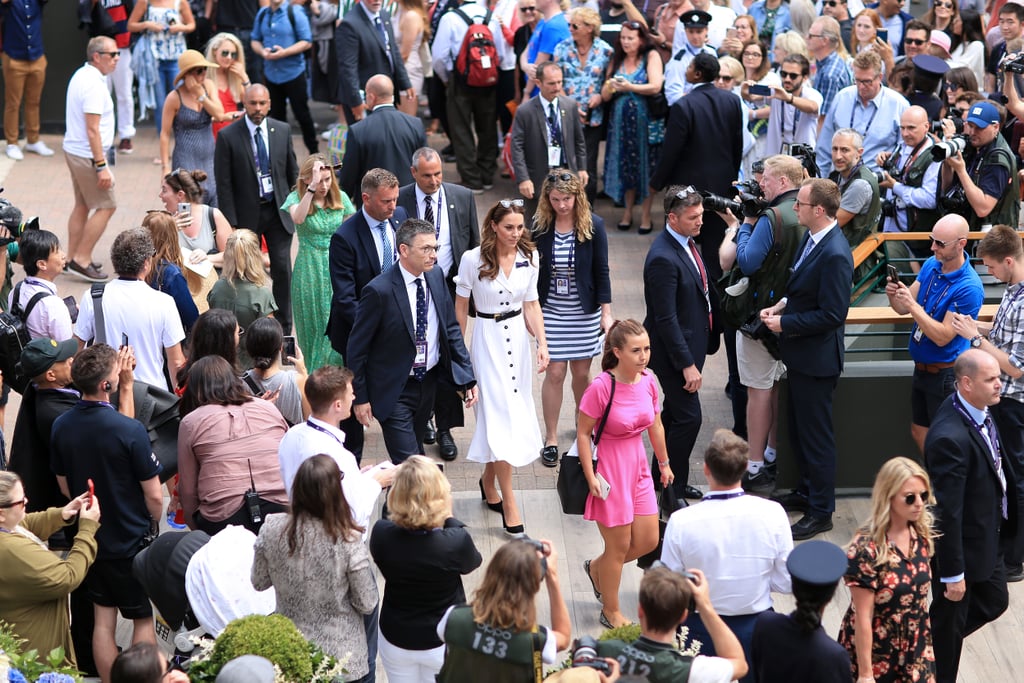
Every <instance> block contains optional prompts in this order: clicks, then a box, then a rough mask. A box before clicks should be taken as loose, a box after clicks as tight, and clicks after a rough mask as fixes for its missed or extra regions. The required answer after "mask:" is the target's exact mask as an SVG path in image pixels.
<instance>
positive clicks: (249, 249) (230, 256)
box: [221, 228, 267, 287]
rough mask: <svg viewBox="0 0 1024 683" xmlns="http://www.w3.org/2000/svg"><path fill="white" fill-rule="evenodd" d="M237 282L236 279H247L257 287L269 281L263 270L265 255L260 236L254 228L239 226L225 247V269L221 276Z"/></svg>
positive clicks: (232, 283) (232, 282) (233, 282)
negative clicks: (261, 250)
mask: <svg viewBox="0 0 1024 683" xmlns="http://www.w3.org/2000/svg"><path fill="white" fill-rule="evenodd" d="M221 277H223V278H224V279H225V280H227V281H228V282H230V283H231V285H232V286H234V284H235V280H247V281H248V282H251V283H253V284H254V285H256V286H257V287H263V286H264V285H265V284H266V282H267V276H266V273H264V272H263V255H262V254H261V253H260V238H259V237H258V236H257V235H256V233H254V232H253V231H252V230H247V229H245V228H239V229H238V230H235V231H234V232H233V233H231V236H230V237H228V243H227V245H226V246H225V247H224V271H223V275H222V276H221Z"/></svg>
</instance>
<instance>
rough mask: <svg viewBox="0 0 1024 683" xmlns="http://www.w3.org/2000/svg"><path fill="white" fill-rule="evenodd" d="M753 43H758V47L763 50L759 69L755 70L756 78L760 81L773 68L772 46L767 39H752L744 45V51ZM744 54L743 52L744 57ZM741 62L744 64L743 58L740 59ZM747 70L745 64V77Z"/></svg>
mask: <svg viewBox="0 0 1024 683" xmlns="http://www.w3.org/2000/svg"><path fill="white" fill-rule="evenodd" d="M751 45H756V46H757V47H758V49H759V50H761V63H760V64H758V65H757V71H755V72H754V80H755V81H759V80H761V79H762V78H764V77H765V76H766V75H767V74H768V71H769V70H770V69H771V68H772V53H771V46H770V45H769V44H768V41H766V40H752V41H750V42H749V43H747V44H746V45H744V46H743V51H744V52H745V51H746V49H747V48H748V47H750V46H751ZM742 55H743V53H742V52H741V53H740V56H741V57H742ZM740 64H743V60H742V59H741V60H740ZM746 71H747V67H746V65H744V66H743V78H747V73H746Z"/></svg>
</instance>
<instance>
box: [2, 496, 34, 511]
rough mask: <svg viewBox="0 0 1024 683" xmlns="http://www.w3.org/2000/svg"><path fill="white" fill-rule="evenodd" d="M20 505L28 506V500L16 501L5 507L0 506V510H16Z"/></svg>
mask: <svg viewBox="0 0 1024 683" xmlns="http://www.w3.org/2000/svg"><path fill="white" fill-rule="evenodd" d="M20 505H28V498H27V497H26V498H22V499H21V500H16V501H14V502H13V503H8V504H7V505H0V508H5V509H6V508H16V507H18V506H20Z"/></svg>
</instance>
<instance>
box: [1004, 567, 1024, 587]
mask: <svg viewBox="0 0 1024 683" xmlns="http://www.w3.org/2000/svg"><path fill="white" fill-rule="evenodd" d="M1018 581H1024V565H1019V564H1018V565H1017V566H1015V567H1011V566H1009V565H1007V567H1006V582H1007V583H1017V582H1018Z"/></svg>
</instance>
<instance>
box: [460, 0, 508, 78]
mask: <svg viewBox="0 0 1024 683" xmlns="http://www.w3.org/2000/svg"><path fill="white" fill-rule="evenodd" d="M452 11H453V12H455V13H456V14H458V15H459V16H460V17H462V20H463V21H464V22H466V23H467V24H469V28H468V29H466V35H465V36H463V37H462V45H461V46H460V47H459V54H458V55H456V57H455V76H456V78H458V79H459V82H460V83H462V85H465V86H467V87H469V88H492V87H494V86H495V85H497V84H498V48H497V47H496V46H495V44H494V35H493V34H492V33H491V29H490V27H488V24H489V23H490V22H491V10H487V14H485V15H484V18H483V19H481V20H480V21H479V22H474V20H472V19H470V18H469V15H468V14H466V13H465V12H463V11H462V10H461V9H453V10H452Z"/></svg>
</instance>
